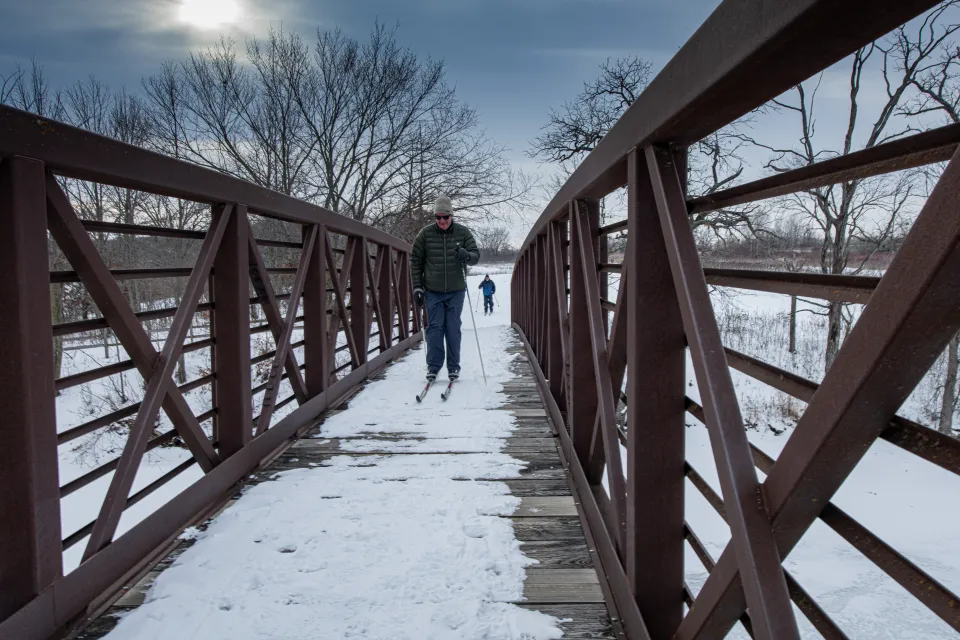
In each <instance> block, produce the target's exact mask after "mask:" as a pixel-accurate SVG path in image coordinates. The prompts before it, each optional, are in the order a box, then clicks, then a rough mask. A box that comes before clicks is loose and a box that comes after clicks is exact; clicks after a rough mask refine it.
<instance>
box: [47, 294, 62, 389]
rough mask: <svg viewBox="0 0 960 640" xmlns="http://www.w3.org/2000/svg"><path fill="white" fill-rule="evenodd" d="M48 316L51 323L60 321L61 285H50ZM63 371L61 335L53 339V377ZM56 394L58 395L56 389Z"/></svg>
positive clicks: (56, 376)
mask: <svg viewBox="0 0 960 640" xmlns="http://www.w3.org/2000/svg"><path fill="white" fill-rule="evenodd" d="M50 316H51V320H52V321H53V324H59V323H60V322H62V317H63V287H62V285H59V284H55V285H53V286H51V287H50ZM62 371H63V336H57V337H55V338H54V339H53V377H54V378H59V377H60V374H61V372H62ZM56 395H58V396H59V395H60V392H59V391H57V392H56Z"/></svg>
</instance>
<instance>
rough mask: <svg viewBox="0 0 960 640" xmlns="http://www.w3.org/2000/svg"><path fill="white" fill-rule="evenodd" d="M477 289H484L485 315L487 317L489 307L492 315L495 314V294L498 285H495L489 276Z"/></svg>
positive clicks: (485, 277) (484, 277) (484, 278)
mask: <svg viewBox="0 0 960 640" xmlns="http://www.w3.org/2000/svg"><path fill="white" fill-rule="evenodd" d="M477 289H483V315H487V308H488V307H489V309H490V313H493V294H495V293H496V292H497V285H495V284H494V283H493V280H491V279H490V276H489V275H485V276H483V281H482V282H481V283H480V285H479V286H477Z"/></svg>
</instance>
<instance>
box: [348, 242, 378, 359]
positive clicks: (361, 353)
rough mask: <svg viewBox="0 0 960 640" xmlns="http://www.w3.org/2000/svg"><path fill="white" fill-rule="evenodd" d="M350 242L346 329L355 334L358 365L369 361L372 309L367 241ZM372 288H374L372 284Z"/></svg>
mask: <svg viewBox="0 0 960 640" xmlns="http://www.w3.org/2000/svg"><path fill="white" fill-rule="evenodd" d="M349 242H352V243H354V249H353V262H352V263H351V264H350V265H344V269H350V284H349V286H348V288H347V290H348V291H349V292H350V326H349V327H345V329H346V330H347V331H350V332H352V333H353V339H354V342H355V343H356V345H357V358H358V359H359V363H358V364H364V363H366V361H367V350H368V349H370V308H369V307H368V305H367V265H366V261H367V260H369V258H368V257H367V240H366V238H364V237H363V236H354V237H352V238H350V240H349ZM370 286H374V285H373V283H370Z"/></svg>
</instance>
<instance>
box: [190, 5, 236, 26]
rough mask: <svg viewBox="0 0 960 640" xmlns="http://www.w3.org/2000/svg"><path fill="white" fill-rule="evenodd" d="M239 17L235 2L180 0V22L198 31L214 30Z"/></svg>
mask: <svg viewBox="0 0 960 640" xmlns="http://www.w3.org/2000/svg"><path fill="white" fill-rule="evenodd" d="M239 17H240V6H239V5H238V4H237V2H236V0H181V2H180V20H182V21H183V22H186V23H187V24H189V25H191V26H194V27H198V28H200V29H216V28H217V27H222V26H224V25H227V24H232V23H234V22H236V21H237V19H238V18H239Z"/></svg>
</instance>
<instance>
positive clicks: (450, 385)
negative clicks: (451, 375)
mask: <svg viewBox="0 0 960 640" xmlns="http://www.w3.org/2000/svg"><path fill="white" fill-rule="evenodd" d="M454 382H456V380H451V381H450V382H449V383H448V384H447V388H446V389H445V390H444V392H443V393H441V394H440V399H441V400H446V399H447V398H449V397H450V392H451V391H453V383H454Z"/></svg>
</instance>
